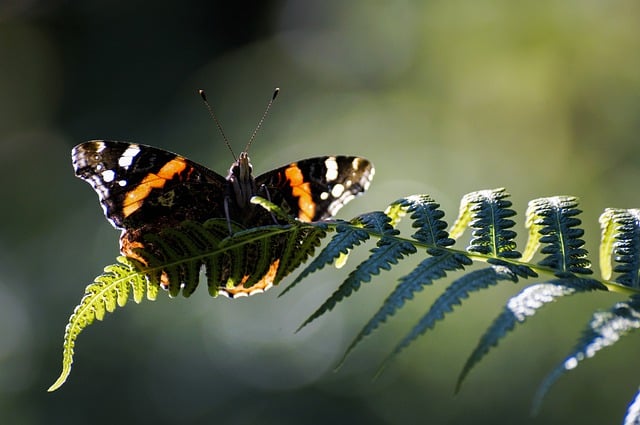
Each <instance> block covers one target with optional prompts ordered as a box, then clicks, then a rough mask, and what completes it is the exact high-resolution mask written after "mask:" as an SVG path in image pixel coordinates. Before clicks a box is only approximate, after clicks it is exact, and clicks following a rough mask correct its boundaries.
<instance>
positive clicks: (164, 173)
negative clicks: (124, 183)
mask: <svg viewBox="0 0 640 425" xmlns="http://www.w3.org/2000/svg"><path fill="white" fill-rule="evenodd" d="M185 168H187V163H186V162H185V160H184V158H180V157H178V158H175V159H173V160H171V161H169V162H167V163H166V164H165V165H164V167H162V168H161V169H160V170H159V171H158V172H157V173H156V174H154V173H149V174H147V175H146V176H145V178H144V179H142V181H141V182H140V183H139V184H138V185H137V186H136V187H135V188H134V189H133V190H131V191H129V192H127V195H126V196H125V199H124V208H123V210H122V213H123V214H124V216H125V217H129V216H130V215H131V214H133V213H134V212H136V211H137V210H138V208H140V207H141V206H142V204H143V203H144V200H145V198H146V197H147V196H149V193H151V191H152V190H153V189H160V188H162V187H164V184H165V183H166V182H167V180H171V179H172V178H173V176H175V175H176V174H180V173H181V172H182V171H184V169H185Z"/></svg>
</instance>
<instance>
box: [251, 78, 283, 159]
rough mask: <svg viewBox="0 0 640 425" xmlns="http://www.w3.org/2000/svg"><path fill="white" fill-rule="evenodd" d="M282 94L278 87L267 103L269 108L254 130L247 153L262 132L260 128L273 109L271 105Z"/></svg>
mask: <svg viewBox="0 0 640 425" xmlns="http://www.w3.org/2000/svg"><path fill="white" fill-rule="evenodd" d="M279 92H280V89H279V88H278V87H276V89H275V90H274V91H273V96H271V100H270V101H269V103H267V107H266V109H265V110H264V113H263V114H262V118H260V121H258V125H257V126H256V129H255V130H253V134H252V135H251V138H250V139H249V143H247V147H245V148H244V151H245V152H249V148H250V147H251V143H252V142H253V139H255V138H256V134H258V130H260V127H261V126H262V123H263V122H264V119H265V118H266V117H267V114H268V113H269V109H270V108H271V105H273V101H274V100H276V97H278V93H279Z"/></svg>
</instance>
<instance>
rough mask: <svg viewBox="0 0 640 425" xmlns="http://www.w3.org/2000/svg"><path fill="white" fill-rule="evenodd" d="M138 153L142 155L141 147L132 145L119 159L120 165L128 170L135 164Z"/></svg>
mask: <svg viewBox="0 0 640 425" xmlns="http://www.w3.org/2000/svg"><path fill="white" fill-rule="evenodd" d="M138 153H140V146H138V145H130V146H129V147H128V148H127V150H125V151H124V152H123V153H122V156H121V157H120V158H119V159H118V165H119V166H121V167H122V168H124V169H125V170H127V169H128V168H129V166H131V164H132V163H133V159H134V158H135V157H136V155H138Z"/></svg>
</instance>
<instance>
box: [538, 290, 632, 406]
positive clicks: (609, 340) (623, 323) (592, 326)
mask: <svg viewBox="0 0 640 425" xmlns="http://www.w3.org/2000/svg"><path fill="white" fill-rule="evenodd" d="M638 328H640V295H633V296H631V298H630V299H629V300H627V301H624V302H619V303H616V304H615V305H614V306H613V307H612V308H611V310H609V311H599V312H596V313H594V315H593V318H592V319H591V322H590V323H589V325H588V326H587V328H586V329H585V330H584V332H583V335H582V338H580V340H579V341H578V344H577V345H576V347H575V348H574V349H573V350H572V352H571V353H570V354H569V355H568V356H567V357H566V358H565V359H564V361H563V362H562V363H561V364H560V365H559V366H558V367H556V369H555V370H554V371H553V372H551V373H550V374H549V375H548V376H547V378H546V379H545V380H544V382H543V383H542V385H540V389H539V390H538V392H537V394H536V396H535V398H534V402H533V411H534V412H536V411H537V410H538V409H539V408H540V404H541V403H542V399H543V398H544V396H545V395H546V393H547V391H549V389H550V388H551V386H552V385H553V383H554V382H555V381H556V380H557V379H558V378H559V377H560V376H562V375H563V374H564V372H566V371H568V370H572V369H575V367H576V366H578V363H579V362H581V361H583V360H586V359H588V358H590V357H593V356H595V355H596V354H597V353H598V352H599V351H600V350H602V349H603V348H606V347H609V346H611V345H613V344H615V343H616V342H618V340H619V339H620V338H622V337H623V336H625V335H626V334H628V333H629V332H631V331H633V330H636V329H638Z"/></svg>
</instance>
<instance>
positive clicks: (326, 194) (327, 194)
mask: <svg viewBox="0 0 640 425" xmlns="http://www.w3.org/2000/svg"><path fill="white" fill-rule="evenodd" d="M320 199H322V200H323V201H326V200H327V199H329V192H322V193H321V194H320Z"/></svg>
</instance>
